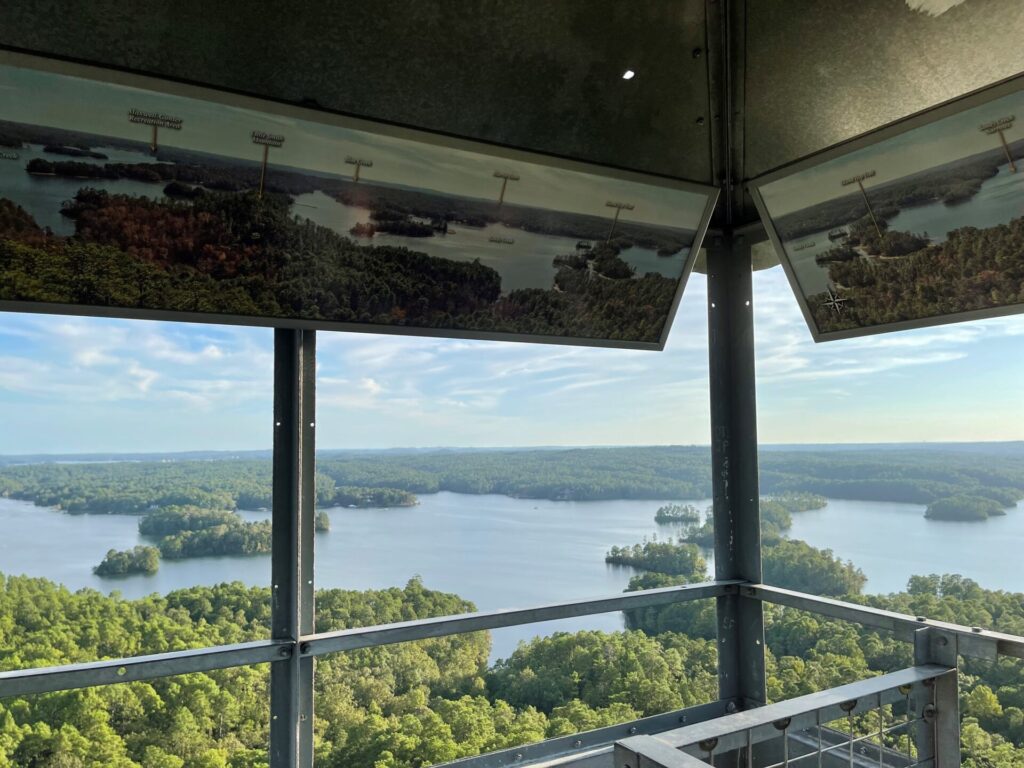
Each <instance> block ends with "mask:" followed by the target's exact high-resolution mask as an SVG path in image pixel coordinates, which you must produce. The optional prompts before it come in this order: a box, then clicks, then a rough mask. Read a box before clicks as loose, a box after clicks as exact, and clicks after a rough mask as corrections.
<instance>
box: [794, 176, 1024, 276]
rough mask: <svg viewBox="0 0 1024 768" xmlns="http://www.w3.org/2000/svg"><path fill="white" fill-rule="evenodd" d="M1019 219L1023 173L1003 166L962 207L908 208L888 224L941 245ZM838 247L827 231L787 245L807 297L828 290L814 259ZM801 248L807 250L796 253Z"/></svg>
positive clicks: (1023, 212) (1023, 209)
mask: <svg viewBox="0 0 1024 768" xmlns="http://www.w3.org/2000/svg"><path fill="white" fill-rule="evenodd" d="M869 193H870V190H869ZM1019 216H1024V172H1018V173H1012V172H1011V171H1010V167H1009V165H1001V166H1000V167H999V171H998V173H997V174H996V175H995V176H993V177H991V178H989V179H986V180H985V181H984V182H982V184H981V189H980V190H978V193H977V194H976V195H975V196H974V197H972V198H971V199H970V200H968V201H966V202H964V203H961V204H959V205H946V204H944V203H941V202H936V203H932V204H930V205H921V206H917V207H915V208H905V209H904V210H902V211H900V212H899V213H898V214H897V215H896V216H894V217H893V218H892V219H890V220H889V229H892V230H896V231H899V232H912V233H914V234H917V235H924V234H926V233H927V235H928V239H929V240H930V241H931V242H933V243H941V242H944V241H945V239H946V235H947V234H948V233H949V231H950V230H952V229H958V228H959V227H978V228H979V229H984V228H987V227H994V226H996V225H997V224H1005V223H1006V222H1008V221H1009V220H1010V219H1013V218H1017V217H1019ZM838 244H839V243H835V242H832V241H830V240H829V239H828V230H824V231H822V232H815V233H814V234H810V235H805V236H804V237H801V238H797V239H796V240H794V241H792V242H788V243H786V248H787V250H788V251H789V254H790V258H791V259H792V261H793V267H794V269H795V270H796V273H797V279H798V280H799V282H800V285H801V287H802V288H803V289H804V291H805V292H806V293H807V294H808V295H811V294H815V293H820V292H821V291H824V290H825V289H826V288H828V286H829V282H828V270H827V269H823V268H822V267H820V266H818V264H817V263H816V262H815V261H814V257H815V256H817V255H818V254H819V253H824V252H825V251H827V250H828V249H829V248H832V247H834V246H836V245H838ZM801 245H803V246H805V247H802V248H801V249H800V250H799V251H794V250H793V247H794V246H797V247H799V246H801Z"/></svg>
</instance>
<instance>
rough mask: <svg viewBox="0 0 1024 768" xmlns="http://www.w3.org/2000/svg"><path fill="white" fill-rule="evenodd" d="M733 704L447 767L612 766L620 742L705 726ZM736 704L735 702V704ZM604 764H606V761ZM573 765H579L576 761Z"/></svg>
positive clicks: (705, 706)
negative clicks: (688, 726)
mask: <svg viewBox="0 0 1024 768" xmlns="http://www.w3.org/2000/svg"><path fill="white" fill-rule="evenodd" d="M729 703H730V702H726V701H712V702H709V703H707V704H698V705H696V706H693V707H687V708H685V709H679V710H675V711H673V712H665V713H663V714H660V715H652V716H650V717H644V718H641V719H640V720H634V721H632V722H629V723H620V724H619V725H612V726H608V727H607V728H597V729H595V730H593V731H584V732H583V733H574V734H571V735H569V736H559V737H558V738H555V739H547V740H546V741H541V742H538V743H536V744H527V745H524V746H521V747H514V748H511V749H503V750H500V751H498V752H490V753H488V754H486V755H478V756H476V757H467V758H464V759H462V760H456V761H454V762H451V763H446V766H451V768H505V767H506V766H512V765H522V764H524V763H530V764H534V765H535V764H538V763H544V764H546V763H551V762H558V761H561V760H562V759H564V758H573V757H579V758H581V759H583V760H592V759H594V758H596V757H598V756H600V755H602V754H605V753H607V754H608V759H607V764H608V765H610V764H611V759H610V757H611V751H612V745H613V743H614V742H615V740H616V739H622V738H627V737H630V736H634V735H638V734H649V733H659V732H661V731H665V730H668V729H670V728H675V727H677V726H678V725H679V724H680V723H703V722H706V721H708V720H711V719H713V718H716V717H721V716H722V715H724V714H725V713H726V712H727V711H728V706H729ZM732 703H735V702H732ZM602 762H604V761H602ZM572 763H573V765H577V764H578V763H577V762H576V761H575V760H573V761H572Z"/></svg>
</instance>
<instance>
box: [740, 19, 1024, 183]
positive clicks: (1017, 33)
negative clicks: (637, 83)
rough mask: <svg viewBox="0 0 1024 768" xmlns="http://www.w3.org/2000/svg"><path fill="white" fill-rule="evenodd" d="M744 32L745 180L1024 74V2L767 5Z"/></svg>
mask: <svg viewBox="0 0 1024 768" xmlns="http://www.w3.org/2000/svg"><path fill="white" fill-rule="evenodd" d="M914 4H915V5H922V6H925V7H932V8H936V9H938V8H939V7H943V6H948V5H951V3H949V2H934V0H925V1H924V2H920V1H919V0H915V2H914ZM747 29H748V30H749V34H748V36H747V83H746V132H745V133H746V167H745V169H744V173H745V176H746V178H752V177H754V176H757V175H759V174H762V173H764V172H766V171H768V170H770V169H772V168H775V167H778V166H780V165H784V164H786V163H789V162H791V161H793V160H796V159H797V158H800V157H803V156H805V155H809V154H811V153H813V152H817V151H819V150H821V149H824V148H825V147H827V146H830V145H832V144H836V143H839V142H841V141H845V140H846V139H849V138H852V137H854V136H856V135H858V134H861V133H864V132H866V131H869V130H871V129H874V128H877V127H879V126H881V125H885V124H886V123H890V122H893V121H894V120H898V119H900V118H902V117H906V116H907V115H910V114H913V113H914V112H918V111H920V110H922V109H927V108H928V107H932V106H934V105H936V104H940V103H942V102H944V101H947V100H948V99H952V98H954V97H956V96H960V95H962V94H964V93H968V92H970V91H973V90H975V89H977V88H981V87H983V86H985V85H988V84H990V83H993V82H996V81H998V80H1002V79H1003V78H1006V77H1009V76H1011V75H1014V74H1016V73H1018V72H1020V71H1022V70H1024V46H1021V44H1020V41H1021V34H1022V31H1024V3H1021V2H1019V0H966V2H962V3H959V4H957V5H955V6H954V7H952V8H950V9H949V10H947V11H945V12H944V13H942V14H940V15H938V16H934V15H931V14H928V13H924V12H921V11H916V10H913V9H912V8H911V7H910V3H908V2H905V1H904V0H858V2H849V0H785V2H781V0H764V1H759V2H753V3H750V4H749V6H748V8H747Z"/></svg>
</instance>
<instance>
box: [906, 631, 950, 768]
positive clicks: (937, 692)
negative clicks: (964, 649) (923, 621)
mask: <svg viewBox="0 0 1024 768" xmlns="http://www.w3.org/2000/svg"><path fill="white" fill-rule="evenodd" d="M957 645H958V643H957V637H956V635H955V634H953V633H952V632H946V631H944V630H941V629H938V628H936V627H922V628H921V629H918V630H917V631H915V632H914V663H915V664H922V663H928V664H941V665H943V666H949V667H952V670H951V671H950V673H949V674H948V675H943V676H942V677H940V678H936V679H935V680H934V681H933V683H932V686H931V689H932V690H931V695H932V702H933V704H934V706H933V712H932V714H931V716H930V717H929V718H928V722H927V725H929V726H930V728H923V729H921V730H919V731H918V732H917V734H915V735H916V741H917V750H918V753H919V754H928V755H934V756H935V759H936V762H937V768H949V767H950V766H958V765H959V764H960V695H959V685H958V683H957V676H958V670H957V663H958V661H959V658H958V657H959V653H958V648H957Z"/></svg>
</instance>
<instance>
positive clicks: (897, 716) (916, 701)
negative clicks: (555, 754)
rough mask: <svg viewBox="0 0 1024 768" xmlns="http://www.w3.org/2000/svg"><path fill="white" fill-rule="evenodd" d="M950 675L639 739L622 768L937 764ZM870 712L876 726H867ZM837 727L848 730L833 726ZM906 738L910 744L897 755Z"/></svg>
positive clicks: (855, 690) (836, 693)
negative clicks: (938, 727)
mask: <svg viewBox="0 0 1024 768" xmlns="http://www.w3.org/2000/svg"><path fill="white" fill-rule="evenodd" d="M946 676H952V677H954V678H955V676H956V669H955V668H950V667H944V666H941V665H937V664H924V665H920V666H916V667H910V668H908V669H903V670H900V671H898V672H893V673H890V674H888V675H881V676H879V677H873V678H868V679H867V680H860V681H858V682H855V683H850V684H848V685H843V686H839V687H836V688H830V689H828V690H826V691H819V692H817V693H812V694H809V695H807V696H800V697H798V698H795V699H789V700H787V701H782V702H779V703H776V704H769V705H767V706H763V707H757V708H755V709H751V710H748V711H745V712H737V713H735V714H730V715H725V716H724V717H719V718H716V719H714V720H709V721H707V722H704V723H700V724H696V725H690V726H685V727H682V728H675V729H673V730H670V731H664V732H662V733H659V734H657V735H646V736H632V737H630V738H627V739H623V740H620V741H619V742H617V743H616V745H615V752H614V756H615V768H692V766H694V765H695V763H694V759H696V760H698V761H700V763H701V764H703V765H707V766H714V765H715V761H716V757H718V758H719V764H724V765H733V764H734V763H735V764H737V765H745V766H747V768H753V767H754V766H755V765H757V766H759V768H790V766H800V767H801V768H802V767H803V766H812V765H814V766H818V768H821V766H823V765H824V764H826V763H827V764H829V765H838V764H839V763H842V764H843V765H844V766H846V767H847V768H867V767H868V766H870V768H886V766H895V767H898V768H915V767H916V766H931V765H932V764H933V762H934V758H935V754H934V749H935V738H934V728H935V724H936V722H937V713H938V711H939V710H940V708H944V707H948V706H950V705H951V704H952V705H953V706H955V701H954V702H948V701H941V700H939V692H941V691H943V690H945V688H944V687H943V686H941V685H937V684H936V683H937V682H938V681H939V680H940V679H942V678H944V677H946ZM901 710H902V712H901V713H900V711H901ZM869 713H870V714H871V715H873V721H872V722H870V723H867V724H865V722H864V721H865V717H864V716H865V715H867V714H869ZM836 721H838V722H839V723H841V724H845V725H846V729H845V730H841V729H837V728H834V727H829V724H831V723H833V722H836ZM900 735H903V736H905V737H906V738H905V739H904V746H903V748H902V749H896V748H894V747H895V745H896V742H897V741H898V737H899V736H900ZM768 747H772V748H773V749H769V748H768ZM726 756H728V757H731V758H733V760H730V759H728V758H726Z"/></svg>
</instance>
